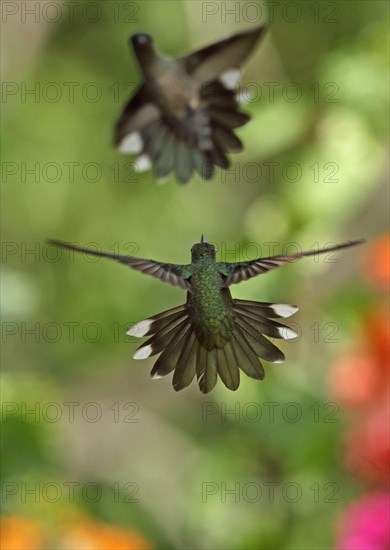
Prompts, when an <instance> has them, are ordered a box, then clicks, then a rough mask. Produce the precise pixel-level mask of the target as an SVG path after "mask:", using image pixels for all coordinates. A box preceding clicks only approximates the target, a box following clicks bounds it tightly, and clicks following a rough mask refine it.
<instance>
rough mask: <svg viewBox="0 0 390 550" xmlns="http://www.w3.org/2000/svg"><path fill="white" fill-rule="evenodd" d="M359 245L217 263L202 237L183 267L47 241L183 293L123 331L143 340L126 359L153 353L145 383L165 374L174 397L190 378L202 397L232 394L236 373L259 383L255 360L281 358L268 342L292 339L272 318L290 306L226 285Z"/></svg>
mask: <svg viewBox="0 0 390 550" xmlns="http://www.w3.org/2000/svg"><path fill="white" fill-rule="evenodd" d="M363 242H364V241H363V240H355V241H349V242H345V243H342V244H337V245H335V246H330V247H328V248H325V249H320V250H314V251H313V250H310V251H306V252H300V253H297V254H291V255H280V256H271V257H267V258H257V259H254V260H249V261H242V262H218V261H217V260H216V247H215V246H214V245H213V244H211V243H207V242H206V241H205V238H204V236H203V235H202V238H201V241H200V242H199V243H197V244H194V245H193V247H192V249H191V263H189V264H183V265H179V264H170V263H162V262H157V261H154V260H146V259H142V258H136V257H134V256H122V255H118V254H112V253H109V252H100V251H96V250H88V249H87V248H82V247H79V246H75V245H71V244H68V243H65V242H61V241H57V240H51V241H49V243H50V244H54V245H56V246H59V247H61V248H65V249H69V250H74V251H76V252H80V253H86V254H92V255H93V256H101V257H104V258H109V259H112V260H115V261H116V262H119V263H122V264H125V265H127V266H129V267H131V268H133V269H136V270H137V271H141V272H142V273H145V274H147V275H152V276H153V277H157V278H158V279H161V280H162V281H164V282H166V283H170V284H172V285H176V286H179V287H181V288H183V289H184V290H186V292H187V300H186V303H185V304H183V305H180V306H177V307H174V308H172V309H169V310H167V311H164V312H162V313H159V314H157V315H154V316H152V317H149V318H148V319H145V320H143V321H140V322H139V323H137V324H135V325H133V326H132V327H130V328H129V330H128V332H127V334H129V335H131V336H136V337H138V338H143V337H144V336H147V337H148V339H147V340H146V342H144V343H143V344H141V346H139V347H138V348H137V350H136V351H135V353H134V355H133V358H134V359H147V358H148V357H152V356H155V355H158V354H159V357H158V359H157V361H156V362H155V363H154V366H153V368H152V371H151V376H152V377H153V378H161V377H162V376H165V375H167V374H169V373H171V372H172V371H173V372H174V373H173V387H174V389H175V390H176V391H179V390H182V389H184V388H186V387H187V386H189V385H190V384H191V382H192V381H193V379H194V378H195V376H196V378H197V380H198V384H199V388H200V390H201V392H202V393H205V394H206V393H209V392H210V391H211V390H212V389H213V388H214V386H215V384H216V382H217V378H218V376H219V377H220V378H221V380H222V382H223V383H224V384H225V386H226V387H227V388H228V389H229V390H237V388H238V387H239V384H240V369H241V370H242V371H243V372H244V373H245V374H246V375H247V376H249V377H250V378H254V379H256V380H262V379H263V378H264V374H265V373H264V367H263V364H262V360H264V361H268V362H270V363H281V362H283V361H284V359H285V357H284V354H283V353H282V352H281V351H280V349H279V348H278V347H277V346H276V345H275V344H274V343H273V342H271V341H270V340H269V338H272V339H285V340H290V339H293V338H296V337H297V333H296V332H295V331H294V330H293V329H292V328H289V327H288V326H286V325H283V324H282V323H280V319H285V318H288V317H290V316H292V315H293V314H294V313H296V312H297V311H298V307H297V306H295V305H290V304H281V303H268V302H256V301H250V300H239V299H234V298H232V296H231V293H230V289H229V287H230V285H232V284H237V283H240V282H241V281H245V280H247V279H250V278H251V277H255V276H256V275H261V274H263V273H266V272H268V271H270V270H272V269H276V268H278V267H280V266H282V265H284V264H287V263H289V262H294V261H296V260H299V259H300V258H303V257H305V256H315V255H317V254H323V253H325V252H331V251H335V250H341V249H343V248H349V247H351V246H355V245H357V244H361V243H363Z"/></svg>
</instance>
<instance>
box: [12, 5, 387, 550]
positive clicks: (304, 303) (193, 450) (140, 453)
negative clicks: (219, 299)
mask: <svg viewBox="0 0 390 550" xmlns="http://www.w3.org/2000/svg"><path fill="white" fill-rule="evenodd" d="M4 4H9V5H12V6H14V7H15V6H16V9H17V11H16V12H15V13H11V12H7V13H5V14H4V13H3V29H2V31H3V32H2V63H3V81H4V83H3V94H2V111H3V117H2V130H3V131H2V151H3V163H2V167H3V171H2V187H3V190H2V199H3V201H2V206H3V220H2V239H3V263H2V279H3V299H2V302H3V370H2V399H3V402H4V403H3V428H2V432H3V438H2V440H3V445H4V450H3V452H2V455H3V483H4V481H5V482H7V483H8V484H11V485H7V486H6V492H5V493H4V495H5V496H4V497H3V499H2V513H3V514H4V515H6V516H7V515H14V516H18V517H19V516H20V517H29V518H32V519H33V520H37V521H39V522H41V523H42V524H43V525H44V526H45V529H47V530H48V532H49V533H50V534H51V535H50V536H52V537H54V538H55V536H54V535H53V533H56V531H57V530H58V529H59V527H58V526H59V525H65V524H66V522H67V521H69V517H73V515H76V516H78V514H79V515H80V516H82V517H84V515H85V516H88V517H89V518H92V519H93V521H95V522H96V524H104V525H112V526H117V527H118V528H121V529H123V530H124V531H126V532H137V533H139V534H140V536H141V537H143V538H144V539H145V541H147V544H149V545H150V546H151V547H154V548H204V549H211V548H232V549H240V548H248V549H262V550H263V549H264V550H268V549H269V550H273V549H275V548H283V549H293V548H294V549H298V548H299V549H303V548H308V549H309V548H310V549H313V548H331V547H332V545H333V544H334V542H333V541H334V533H335V529H336V524H337V518H338V514H339V512H340V510H341V509H342V508H343V507H344V505H345V503H347V502H349V501H350V500H351V499H352V498H353V497H354V495H355V494H356V493H357V492H358V491H359V483H358V482H356V481H354V480H353V479H352V478H351V477H348V476H346V475H345V471H344V468H343V465H342V461H341V459H340V433H341V432H342V431H343V429H344V425H345V422H346V419H345V418H344V415H343V413H342V411H341V410H337V406H335V413H334V417H332V418H334V419H335V420H336V421H335V422H327V421H326V416H327V415H329V413H330V412H332V410H333V409H332V408H327V403H328V402H329V401H331V399H330V398H329V396H328V395H327V388H326V385H327V376H328V373H329V370H330V368H331V366H332V364H333V363H334V362H335V360H336V359H337V357H338V356H339V355H340V354H341V353H342V352H343V351H344V350H345V349H346V348H347V346H348V345H349V343H350V342H351V340H352V338H353V336H354V334H355V331H356V330H357V326H358V323H359V320H360V318H361V316H362V312H363V311H364V310H365V308H366V307H367V306H369V305H371V304H374V303H375V300H376V296H375V293H373V292H372V290H371V289H370V287H369V286H368V285H367V283H366V282H365V281H364V280H363V279H362V277H361V273H362V271H363V267H362V258H364V254H365V249H364V247H360V248H356V249H353V250H351V251H345V252H343V253H340V254H338V255H337V257H336V256H335V257H334V259H336V261H335V262H334V261H333V262H329V261H328V262H326V261H324V258H321V259H320V260H319V261H317V262H316V261H314V260H313V259H312V258H310V259H307V260H304V261H302V262H300V263H299V264H293V265H290V266H286V267H284V268H283V269H281V270H279V271H278V272H274V273H272V274H269V275H267V276H266V277H264V278H263V277H261V278H256V279H252V280H251V281H250V282H247V283H246V284H243V285H240V286H239V287H238V286H236V287H233V289H232V293H233V296H234V297H239V298H243V299H251V300H259V301H276V302H287V303H294V304H297V305H299V306H300V312H299V313H298V315H297V316H296V318H294V320H293V322H294V323H295V324H297V325H298V327H299V331H300V333H301V337H300V338H299V339H298V340H297V341H293V342H290V343H284V344H282V346H283V350H284V351H285V353H286V355H287V361H286V363H285V364H282V365H266V379H265V381H264V382H263V383H257V382H255V381H253V380H249V379H247V378H246V377H245V375H242V382H241V386H240V388H239V390H238V391H237V392H235V393H232V392H230V391H228V390H227V389H226V388H225V387H224V386H223V384H222V383H221V382H220V381H219V383H218V384H217V387H216V389H215V391H214V392H213V393H211V394H209V395H206V396H203V395H202V394H201V393H200V392H199V389H198V387H197V385H196V383H193V384H192V386H191V387H190V388H188V389H187V390H185V391H183V392H180V393H178V394H176V393H175V392H174V391H173V389H172V387H171V380H170V377H167V378H166V379H162V380H158V381H152V380H151V379H150V377H149V371H150V369H151V367H152V363H153V362H152V360H150V361H145V362H141V363H139V362H136V361H133V360H132V359H131V356H132V353H133V351H134V349H135V342H134V339H133V340H132V339H131V338H130V337H127V336H126V335H125V330H126V327H127V326H128V325H130V324H131V323H132V322H135V321H138V320H141V319H144V318H147V317H148V316H151V315H153V314H155V313H158V312H160V311H163V310H165V309H168V308H171V307H174V306H176V305H179V304H181V303H183V302H184V300H185V295H184V293H183V291H182V290H180V289H177V288H173V287H171V286H169V285H164V284H162V283H161V282H159V281H156V280H155V279H153V278H151V277H143V276H141V275H140V274H137V273H136V272H133V271H131V270H127V269H126V268H124V267H123V266H121V267H119V266H117V265H115V264H114V263H111V262H104V261H103V260H101V261H97V262H96V261H91V260H90V259H89V258H85V257H82V256H78V257H76V256H75V257H74V258H69V256H68V254H65V253H62V256H58V257H56V252H55V250H54V249H53V248H52V247H48V246H47V245H45V239H46V238H48V237H52V238H58V239H62V240H66V241H69V242H75V243H79V244H81V245H87V244H88V243H96V245H97V246H98V247H100V248H101V249H103V250H111V251H113V250H116V251H120V252H122V253H128V254H131V253H136V254H137V255H139V256H141V257H146V258H148V257H151V258H154V259H156V260H163V261H167V262H177V263H186V262H188V260H189V254H190V248H191V246H192V244H194V243H195V242H197V241H199V238H200V235H201V233H205V235H206V238H207V239H208V240H209V241H211V242H214V243H215V244H216V245H217V246H218V248H219V250H220V252H221V254H222V257H223V258H224V259H226V260H228V261H229V260H230V261H234V260H239V259H247V258H248V257H256V256H257V255H259V254H263V255H267V254H268V253H269V252H270V250H269V245H267V244H265V243H270V242H272V243H278V244H275V253H277V252H279V251H281V250H283V247H284V246H285V244H286V243H287V244H288V243H298V244H299V246H301V248H302V249H304V248H305V249H306V248H311V247H313V246H318V244H319V246H324V245H326V244H327V243H330V242H335V241H342V240H348V239H354V238H361V237H364V238H367V239H372V238H374V237H375V236H377V235H379V234H381V233H383V232H384V231H385V230H386V220H387V213H386V197H387V187H386V178H387V144H386V137H387V120H386V118H387V117H386V113H387V101H388V95H387V90H388V89H387V82H388V73H387V67H388V61H387V48H388V36H387V33H388V31H387V18H388V4H387V2H381V1H356V2H353V3H352V2H349V1H339V2H305V1H301V2H287V3H281V4H279V3H278V2H276V3H272V2H270V3H266V4H268V5H271V7H272V12H271V13H270V11H269V9H270V8H268V9H267V7H266V6H264V4H262V3H261V2H250V3H247V2H242V3H237V2H231V3H229V2H227V3H221V2H199V1H182V2H179V1H173V2H170V1H168V2H162V1H157V2H155V1H151V0H148V1H145V2H111V1H108V2H92V3H91V2H76V3H75V5H74V17H71V15H70V7H69V4H71V3H62V2H57V3H56V5H57V12H56V11H55V10H54V8H53V6H52V7H51V8H50V6H47V5H46V7H45V4H47V3H46V2H39V3H38V4H39V7H40V9H39V11H38V17H32V16H28V15H26V14H25V17H24V18H23V13H22V11H21V10H22V6H21V3H4ZM27 4H29V5H31V4H35V3H27ZM50 4H54V3H53V2H51V3H50ZM224 4H225V6H226V7H227V8H230V9H232V10H233V14H230V15H229V14H227V13H224V7H223V6H224ZM249 4H251V6H249ZM287 5H289V7H287ZM256 6H257V7H256ZM3 7H4V6H3ZM41 8H42V9H41ZM7 9H11V8H10V7H9V6H8V8H7ZM12 9H13V8H12ZM45 10H46V11H45ZM50 10H51V11H50ZM56 13H59V14H60V15H61V17H59V18H58V21H54V19H56V16H55V14H56ZM52 19H53V21H52ZM268 20H270V21H271V25H270V31H269V33H268V35H267V37H266V38H265V40H264V42H263V43H262V44H261V45H260V46H259V47H258V48H257V49H256V51H255V53H254V54H253V55H252V57H251V58H250V59H249V61H248V63H247V64H246V66H245V71H244V76H243V83H244V84H245V83H246V84H249V83H251V86H252V88H251V89H252V90H254V91H255V92H256V93H255V95H254V97H253V98H252V99H251V100H250V101H249V102H248V103H247V104H245V105H243V110H244V111H247V112H249V113H251V115H252V117H253V118H252V120H251V122H250V123H249V124H248V125H246V126H245V127H243V128H242V129H240V130H239V131H238V135H239V137H240V138H241V139H242V141H243V143H244V146H245V148H244V151H243V152H242V153H240V154H237V155H233V156H232V157H231V160H232V169H231V171H230V172H229V173H227V174H222V173H221V172H218V173H217V174H216V176H215V177H214V179H213V180H212V181H211V182H204V181H201V180H200V179H199V178H198V177H196V178H194V179H193V180H192V181H191V182H190V183H189V184H187V185H186V186H179V185H178V184H177V183H176V182H175V180H174V177H173V176H172V177H170V178H169V179H168V181H167V182H166V183H165V184H164V185H157V184H156V183H155V181H154V180H153V176H152V174H151V172H147V173H144V174H135V173H134V171H133V168H132V164H131V163H132V161H133V160H134V159H133V158H132V157H124V156H122V155H120V154H119V153H118V152H117V151H116V150H115V149H114V148H113V146H112V144H111V139H112V128H113V124H114V122H115V120H116V119H117V117H118V116H119V113H120V111H121V108H122V105H123V102H124V101H125V99H126V97H127V96H128V93H129V91H131V90H132V89H134V85H135V84H136V83H138V82H139V73H138V68H137V66H136V62H135V59H134V56H133V55H129V51H128V47H127V44H126V42H127V39H128V37H129V36H130V35H131V34H132V33H134V32H140V31H147V32H149V33H150V34H152V35H153V37H154V38H155V41H156V43H157V46H158V48H159V49H160V50H161V51H163V52H166V53H169V54H171V55H175V56H176V55H177V56H179V55H182V54H184V53H186V52H188V51H190V50H191V49H194V48H198V47H201V46H203V45H206V44H207V43H209V42H212V41H215V40H218V39H220V38H223V37H224V36H225V35H226V34H229V33H231V32H237V31H239V30H242V29H246V28H251V26H253V25H255V24H259V23H262V22H265V21H268ZM271 87H273V88H274V91H275V94H274V97H272V96H270V92H269V90H270V88H271ZM32 89H35V91H36V92H35V94H32V93H26V91H27V90H32ZM72 89H73V93H74V96H73V97H72V92H71V90H72ZM295 94H298V96H299V97H297V99H296V100H295ZM291 163H294V164H293V165H292V164H291ZM271 166H273V167H274V173H273V176H271V173H270V171H271ZM29 170H30V172H28V171H29ZM31 170H32V172H31ZM72 172H73V173H72ZM316 243H318V244H317V245H316ZM31 250H32V251H34V252H32V253H31V252H30V253H28V251H31ZM72 324H73V325H72ZM71 325H72V326H73V327H74V328H73V331H74V333H73V334H72V328H71ZM30 329H36V333H35V334H31V333H28V330H30ZM71 402H73V403H76V405H74V407H75V413H74V421H71V418H70V415H69V408H70V405H66V403H71ZM48 403H54V405H53V407H52V409H50V410H49V409H48V408H47V404H48ZM88 403H95V405H91V406H90V407H89V409H88V407H87V404H88ZM129 403H132V405H128V404H129ZM267 403H276V405H274V406H275V418H274V421H272V418H271V417H270V412H269V411H270V405H267ZM289 403H293V405H292V406H291V408H290V409H286V406H287V404H289ZM4 404H5V405H4ZM34 404H35V405H34ZM37 404H38V405H37ZM249 404H252V405H251V406H252V408H250V406H249ZM4 406H5V408H4ZM23 407H27V408H28V409H31V408H32V407H36V410H37V411H38V412H37V417H36V418H34V416H33V415H31V414H27V415H25V414H24V411H25V409H24V408H23ZM45 407H46V408H45ZM226 410H234V411H235V413H236V414H235V415H234V414H225V413H226ZM297 410H298V412H300V413H301V416H300V418H298V420H297V421H296V422H295V421H291V420H290V418H294V411H297ZM56 411H57V412H56ZM83 411H84V412H83ZM96 411H97V413H96ZM286 411H287V412H286ZM99 412H100V413H101V418H98V419H97V420H96V421H93V420H90V418H92V419H94V417H95V413H96V414H99ZM260 413H261V417H260ZM56 414H58V415H59V416H58V419H57V418H56ZM88 414H89V417H88ZM129 414H131V415H132V416H131V418H130V420H137V422H129V418H128V416H127V415H129ZM289 415H290V416H289ZM53 418H54V419H55V421H53ZM70 482H75V483H78V485H77V487H76V489H75V498H74V502H70V500H71V499H69V498H68V497H67V491H66V489H65V487H66V485H64V484H66V483H70ZM90 482H94V483H97V484H98V486H99V487H100V489H101V491H102V496H101V498H97V502H91V500H93V494H92V493H93V490H92V489H91V495H92V496H91V497H90V498H89V497H86V496H85V494H83V491H82V490H81V489H82V488H83V487H85V485H86V484H88V483H90ZM129 482H132V483H133V485H131V486H129V485H127V486H126V484H127V483H129ZM23 483H27V486H28V487H32V486H33V487H35V484H36V483H37V484H38V498H37V499H35V497H34V496H29V495H25V494H24V498H23V490H24V489H23V487H24V486H23V485H22V484H23ZM47 483H54V484H56V487H61V488H62V491H63V494H62V496H61V498H59V500H58V501H57V502H52V501H50V497H47V495H46V497H45V496H42V487H44V486H45V484H47ZM205 483H209V484H212V485H208V486H207V488H208V489H209V490H210V487H212V488H213V489H212V490H211V492H212V493H214V494H206V493H205V491H206V489H207V488H206V487H205V485H204V484H205ZM248 483H249V484H254V485H253V487H252V488H253V492H251V491H250V490H249V489H248V487H249V486H248V485H247V484H248ZM267 483H268V484H269V483H275V484H276V483H277V484H278V485H277V486H276V488H275V497H274V499H270V498H269V496H268V487H269V485H267ZM289 483H294V484H295V486H296V487H298V489H300V490H301V493H302V494H301V496H299V494H298V497H297V498H296V499H295V498H294V496H295V495H294V488H292V489H291V497H289V496H287V497H286V494H285V490H286V484H289ZM12 484H13V485H12ZM115 484H117V485H115ZM134 484H135V485H134ZM223 484H225V485H223ZM236 484H239V485H238V491H237V495H238V496H236V495H234V494H233V495H232V494H225V493H224V487H225V486H226V488H227V489H232V488H236V489H237V486H236ZM327 484H330V485H327ZM3 487H4V486H3ZM114 487H116V488H117V489H118V491H119V492H118V491H116V489H114ZM129 487H130V488H131V487H133V488H134V487H136V490H137V494H136V495H135V498H136V499H137V500H138V501H137V502H126V500H128V498H129V495H130V494H131V492H132V491H131V490H129ZM258 487H261V489H262V495H260V496H259V495H258V497H256V491H257V490H258ZM256 488H257V489H256ZM247 489H248V491H247ZM333 489H334V490H335V494H334V495H333V498H330V501H329V498H326V497H327V496H329V495H330V497H332V491H333ZM53 490H54V489H53ZM7 491H8V493H10V492H13V491H14V492H15V494H13V495H12V494H8V493H7ZM117 493H118V494H117ZM317 493H318V494H317ZM36 500H37V502H36ZM51 500H54V497H52V498H51ZM293 500H296V501H295V502H294V501H293ZM91 521H92V520H91ZM45 536H46V535H45ZM54 538H53V540H54ZM56 540H57V539H56ZM42 544H43V543H42ZM45 544H47V543H45ZM50 544H51V546H50V547H51V548H53V547H55V544H58V545H59V546H58V547H61V545H60V543H57V542H56V543H54V542H51V543H50ZM69 544H70V543H69ZM74 544H76V543H74ZM96 544H98V543H96ZM102 544H103V543H102ZM134 544H135V546H134V548H135V547H139V546H137V545H136V543H134ZM67 547H70V546H69V545H68V546H67ZM74 547H75V548H77V547H78V546H77V545H75V546H74ZM79 547H80V548H81V547H83V546H81V543H80V546H79ZM91 547H92V546H91ZM95 547H96V548H98V547H99V546H93V548H95ZM104 547H107V546H104V545H103V546H102V548H104ZM114 547H115V546H114V543H112V548H114ZM124 547H126V546H123V548H124ZM23 548H24V547H23ZM88 548H89V546H88ZM118 548H119V546H118ZM121 548H122V546H121Z"/></svg>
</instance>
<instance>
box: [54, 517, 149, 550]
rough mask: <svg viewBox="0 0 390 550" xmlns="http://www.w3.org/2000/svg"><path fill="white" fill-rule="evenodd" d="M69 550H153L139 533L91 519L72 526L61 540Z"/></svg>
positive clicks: (69, 526)
mask: <svg viewBox="0 0 390 550" xmlns="http://www.w3.org/2000/svg"><path fill="white" fill-rule="evenodd" d="M61 543H62V545H63V546H64V547H65V548H66V549H67V550H108V549H110V550H151V548H152V547H151V546H150V544H149V543H148V542H147V541H146V540H145V539H144V538H143V537H142V536H141V535H139V534H138V533H136V532H134V531H128V530H126V529H122V528H119V527H116V526H112V525H105V524H103V523H97V522H95V521H93V520H90V519H84V520H80V521H78V522H75V523H73V524H70V525H68V526H67V528H66V532H65V533H64V535H63V536H62V538H61Z"/></svg>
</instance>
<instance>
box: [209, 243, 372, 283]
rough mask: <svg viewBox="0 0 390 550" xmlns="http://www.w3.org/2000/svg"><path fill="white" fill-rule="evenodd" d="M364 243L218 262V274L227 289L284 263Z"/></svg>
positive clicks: (343, 244)
mask: <svg viewBox="0 0 390 550" xmlns="http://www.w3.org/2000/svg"><path fill="white" fill-rule="evenodd" d="M363 242H365V241H364V240H363V239H360V240H356V241H348V242H345V243H342V244H337V245H335V246H330V247H328V248H323V249H320V250H307V251H305V252H300V253H297V254H287V255H282V256H270V257H268V258H257V259H256V260H250V261H248V262H235V263H228V262H220V263H219V265H220V273H221V275H222V276H223V277H225V279H224V282H223V286H224V287H227V286H229V285H231V284H236V283H240V282H241V281H246V280H247V279H250V278H252V277H256V275H261V274H262V273H266V272H267V271H270V270H271V269H276V268H277V267H280V266H282V265H284V264H286V263H290V262H294V261H296V260H300V259H301V258H303V257H305V256H315V255H317V254H324V253H326V252H332V251H335V250H341V249H343V248H349V247H350V246H355V245H357V244H362V243H363Z"/></svg>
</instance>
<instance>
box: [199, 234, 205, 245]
mask: <svg viewBox="0 0 390 550" xmlns="http://www.w3.org/2000/svg"><path fill="white" fill-rule="evenodd" d="M200 242H201V244H204V243H205V242H206V237H205V236H204V235H203V233H202V236H201V238H200Z"/></svg>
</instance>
